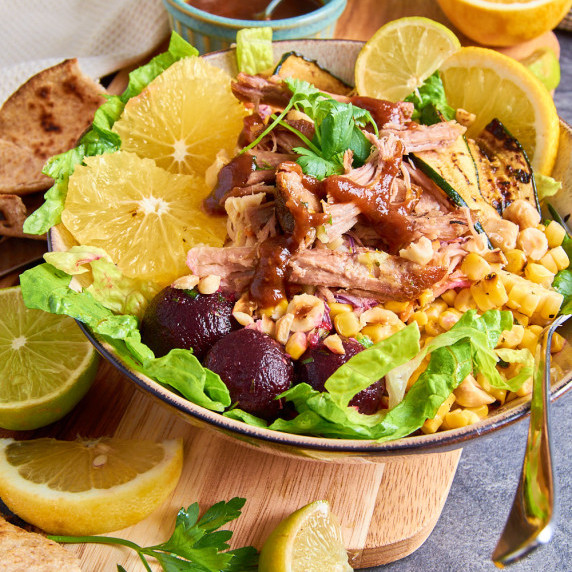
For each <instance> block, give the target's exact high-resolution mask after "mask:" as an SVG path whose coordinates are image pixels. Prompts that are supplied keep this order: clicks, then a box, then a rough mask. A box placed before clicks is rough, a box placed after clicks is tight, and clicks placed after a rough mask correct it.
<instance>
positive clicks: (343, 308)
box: [328, 302, 353, 319]
mask: <svg viewBox="0 0 572 572" xmlns="http://www.w3.org/2000/svg"><path fill="white" fill-rule="evenodd" d="M328 306H329V307H330V317H331V318H332V319H333V318H334V316H337V315H338V314H343V313H344V312H351V311H352V309H353V306H352V305H351V304H341V303H340V302H332V303H330V304H328Z"/></svg>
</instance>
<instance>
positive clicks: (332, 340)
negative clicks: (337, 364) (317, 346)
mask: <svg viewBox="0 0 572 572" xmlns="http://www.w3.org/2000/svg"><path fill="white" fill-rule="evenodd" d="M324 345H325V346H326V347H327V348H328V349H329V350H330V351H331V352H332V353H334V354H337V355H341V356H343V355H344V354H345V353H346V350H345V349H344V344H343V343H342V338H340V336H338V334H333V335H331V336H328V337H327V338H326V339H325V340H324Z"/></svg>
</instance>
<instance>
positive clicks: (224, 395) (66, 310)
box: [20, 263, 230, 411]
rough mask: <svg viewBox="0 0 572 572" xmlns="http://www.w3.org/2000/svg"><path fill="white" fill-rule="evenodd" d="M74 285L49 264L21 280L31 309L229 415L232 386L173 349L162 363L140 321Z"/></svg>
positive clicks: (188, 353)
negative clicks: (62, 318) (76, 325)
mask: <svg viewBox="0 0 572 572" xmlns="http://www.w3.org/2000/svg"><path fill="white" fill-rule="evenodd" d="M71 280H72V277H71V276H70V275H68V274H66V273H65V272H63V271H62V270H59V269H57V268H55V267H54V266H52V265H51V264H47V263H45V264H41V265H39V266H36V267H35V268H32V269H31V270H27V271H26V272H24V273H23V274H22V275H21V276H20V284H21V288H22V295H23V297H24V302H25V304H26V306H28V307H29V308H36V309H38V310H44V311H46V312H51V313H52V314H65V315H66V316H70V317H72V318H75V319H76V320H79V321H80V322H82V323H84V324H85V325H86V326H87V327H88V328H89V329H90V330H91V331H92V332H93V333H94V334H97V335H98V336H100V337H101V338H102V339H103V340H104V341H105V342H107V343H108V344H109V345H111V346H112V347H113V348H114V349H115V351H116V352H117V353H118V355H119V356H120V357H121V358H122V359H123V360H124V361H125V362H126V363H127V365H129V366H130V367H132V368H134V369H135V370H137V371H138V372H140V373H143V374H144V375H147V376H148V377H150V378H152V379H154V380H156V381H158V382H159V383H161V384H163V385H167V386H169V387H171V388H172V389H175V390H176V391H178V392H179V393H180V394H181V395H182V396H183V397H185V398H186V399H188V400H189V401H192V402H193V403H196V404H198V405H201V406H202V407H205V408H207V409H211V410H213V411H223V410H224V409H225V408H226V407H228V406H229V405H230V394H229V392H228V389H227V387H226V385H225V384H224V383H223V382H222V380H221V379H220V377H219V376H218V375H217V374H215V373H213V372H212V371H210V370H208V369H206V368H204V367H203V366H202V365H201V363H200V362H199V360H198V359H197V358H196V357H195V356H194V355H193V352H192V351H190V350H180V349H177V350H171V351H170V352H169V353H168V354H167V355H166V356H163V357H160V358H156V357H155V356H154V354H153V352H152V350H151V349H150V348H149V347H148V346H146V345H145V344H144V343H142V342H141V334H140V332H139V320H138V319H137V317H136V316H133V315H119V314H115V313H114V312H113V311H112V310H110V309H109V308H107V307H106V306H105V305H104V304H103V303H102V302H100V301H98V300H96V298H95V297H94V296H93V295H92V294H91V293H90V292H88V291H86V290H83V291H81V292H76V291H75V290H73V289H72V288H70V282H71Z"/></svg>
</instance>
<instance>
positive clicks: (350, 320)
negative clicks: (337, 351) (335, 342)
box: [334, 312, 361, 338]
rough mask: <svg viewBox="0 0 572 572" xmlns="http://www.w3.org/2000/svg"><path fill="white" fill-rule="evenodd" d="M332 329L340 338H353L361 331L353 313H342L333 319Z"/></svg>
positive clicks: (357, 319)
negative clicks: (333, 328) (334, 329)
mask: <svg viewBox="0 0 572 572" xmlns="http://www.w3.org/2000/svg"><path fill="white" fill-rule="evenodd" d="M334 327H335V328H336V332H338V334H340V336H344V337H346V338H355V336H356V335H357V333H358V332H359V331H360V329H361V324H360V321H359V318H358V317H357V316H356V315H355V313H354V312H342V313H341V314H338V315H337V316H335V317H334Z"/></svg>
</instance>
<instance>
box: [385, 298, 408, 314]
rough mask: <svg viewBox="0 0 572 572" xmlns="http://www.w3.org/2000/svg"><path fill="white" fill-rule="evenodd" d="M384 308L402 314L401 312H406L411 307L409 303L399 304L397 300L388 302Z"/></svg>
mask: <svg viewBox="0 0 572 572" xmlns="http://www.w3.org/2000/svg"><path fill="white" fill-rule="evenodd" d="M383 307H384V308H385V309H386V310H389V311H391V312H394V313H395V314H401V312H405V310H407V308H408V307H409V302H397V301H396V300H390V301H389V302H386V303H385V304H384V305H383Z"/></svg>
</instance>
